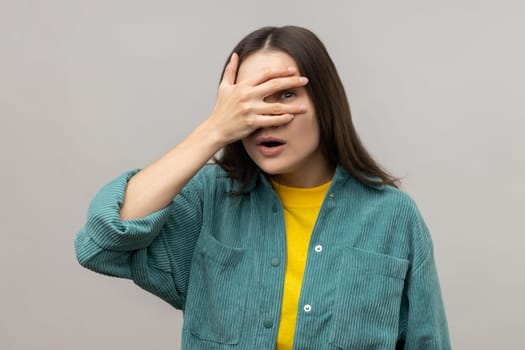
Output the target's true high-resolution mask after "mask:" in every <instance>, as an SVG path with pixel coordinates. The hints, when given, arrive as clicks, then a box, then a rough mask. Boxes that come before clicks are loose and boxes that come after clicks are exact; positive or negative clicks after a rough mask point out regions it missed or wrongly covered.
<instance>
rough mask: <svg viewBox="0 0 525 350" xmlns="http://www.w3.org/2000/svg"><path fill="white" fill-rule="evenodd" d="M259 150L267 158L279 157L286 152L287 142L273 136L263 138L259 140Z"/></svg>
mask: <svg viewBox="0 0 525 350" xmlns="http://www.w3.org/2000/svg"><path fill="white" fill-rule="evenodd" d="M256 143H257V148H258V149H259V151H260V152H261V153H262V154H263V155H264V156H267V157H274V156H277V155H279V154H280V153H281V152H283V150H284V148H285V147H284V146H285V145H286V142H285V141H283V140H281V139H278V138H276V137H273V136H261V137H259V138H257V141H256Z"/></svg>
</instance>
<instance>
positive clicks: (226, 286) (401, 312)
mask: <svg viewBox="0 0 525 350" xmlns="http://www.w3.org/2000/svg"><path fill="white" fill-rule="evenodd" d="M136 171H137V170H135V171H130V172H127V173H125V174H123V175H122V176H120V177H118V178H117V179H115V180H114V181H112V182H110V183H109V184H107V185H106V186H105V187H103V188H102V189H101V190H100V191H99V192H98V193H97V195H96V196H95V198H94V199H93V201H92V203H91V205H90V207H89V210H88V217H87V223H86V224H85V226H84V227H83V228H82V229H81V230H80V231H79V232H78V234H77V236H76V238H75V248H76V254H77V258H78V260H79V262H80V264H81V265H82V266H85V267H87V268H89V269H91V270H94V271H97V272H99V273H102V274H107V275H111V276H116V277H121V278H128V279H132V280H133V281H134V282H135V283H136V284H137V285H139V286H140V287H142V288H144V289H146V290H148V291H149V292H151V293H153V294H155V295H157V296H159V297H160V298H162V299H163V300H165V301H167V302H168V303H170V304H171V305H173V306H174V307H176V308H178V309H181V310H183V312H184V325H183V338H182V349H191V350H199V349H206V350H213V349H217V350H219V349H221V350H222V349H246V350H263V349H268V350H270V349H275V343H276V337H277V329H278V322H279V318H280V317H279V315H280V311H281V300H282V295H283V279H284V270H285V264H286V238H285V224H284V216H283V208H282V205H281V203H280V200H279V197H278V196H277V195H276V193H275V192H274V191H273V189H272V187H271V185H270V183H269V182H268V181H267V179H266V178H265V177H264V176H263V175H262V174H259V175H258V177H257V179H256V181H254V182H253V183H252V185H251V186H250V187H249V188H248V189H247V190H246V191H245V193H244V194H242V195H240V196H232V195H230V194H229V193H231V192H232V191H234V190H237V189H238V187H237V186H238V184H237V183H235V182H232V181H231V180H230V179H229V178H228V177H227V175H226V174H225V173H224V171H223V170H222V169H220V167H219V166H217V165H206V166H205V167H204V168H203V169H201V170H200V171H199V173H198V174H197V175H196V176H195V177H194V178H193V179H192V180H191V181H190V182H189V183H188V184H187V185H186V186H185V187H184V189H183V190H182V192H181V193H180V194H179V195H177V196H176V197H175V199H174V200H173V202H172V203H171V204H170V205H169V206H168V207H166V208H164V209H162V210H159V211H157V212H155V213H153V214H151V215H149V216H147V217H145V218H142V219H133V220H127V221H121V220H120V214H119V210H120V205H121V204H122V201H123V198H124V192H125V189H126V185H127V181H128V180H129V178H130V177H131V176H133V175H134V173H136ZM299 303H300V305H299V312H298V315H297V324H296V331H295V339H294V349H352V350H365V349H366V350H383V349H384V350H387V349H388V350H394V349H396V348H397V349H400V348H401V349H407V350H416V349H417V350H431V349H439V350H445V349H450V341H449V335H448V327H447V321H446V317H445V311H444V306H443V301H442V297H441V292H440V287H439V282H438V276H437V272H436V266H435V261H434V254H433V245H432V240H431V237H430V235H429V232H428V229H427V227H426V225H425V223H424V222H423V219H422V217H421V215H420V213H419V211H418V209H417V207H416V205H415V204H414V202H413V200H412V199H411V198H410V197H409V196H408V195H407V194H405V193H404V192H402V191H400V190H397V189H395V188H392V187H390V186H379V185H378V186H370V185H365V184H362V183H360V182H358V181H357V180H356V179H354V178H353V177H351V176H350V175H348V174H347V173H346V171H344V170H343V169H342V168H341V167H338V168H337V169H336V172H335V175H334V178H333V180H332V183H331V185H330V188H329V190H328V192H327V195H326V198H325V200H324V202H323V205H322V207H321V210H320V212H319V216H318V218H317V221H316V224H315V227H314V230H313V232H312V234H311V239H310V245H309V251H308V258H307V263H306V268H305V272H304V278H303V284H302V287H301V294H300V300H299Z"/></svg>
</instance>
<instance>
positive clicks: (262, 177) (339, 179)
mask: <svg viewBox="0 0 525 350" xmlns="http://www.w3.org/2000/svg"><path fill="white" fill-rule="evenodd" d="M360 174H361V175H363V176H364V177H365V178H367V179H369V180H371V181H372V182H377V184H367V183H362V182H360V181H359V180H357V179H356V178H355V177H353V176H352V175H350V174H349V173H348V172H347V171H346V170H345V169H344V168H343V167H342V166H341V165H337V166H336V168H335V173H334V177H333V178H332V186H334V185H337V186H338V185H342V184H344V183H346V182H347V181H352V182H354V183H360V184H362V185H364V186H368V187H370V188H374V189H376V190H380V191H381V190H383V189H384V187H385V186H384V185H383V184H381V183H380V180H381V179H380V178H379V177H377V176H370V175H366V174H364V173H362V172H360ZM257 186H262V187H264V188H271V186H272V185H271V183H270V181H269V180H268V178H267V176H266V174H265V173H264V172H263V171H261V170H260V169H257V175H256V176H255V177H254V179H253V180H252V181H251V183H250V184H249V185H248V186H247V187H246V188H245V189H244V191H243V193H244V194H246V193H249V192H251V191H253V190H255V189H256V187H257ZM240 188H241V184H240V183H239V182H238V181H232V182H231V188H230V189H229V190H230V191H232V192H238V191H239V190H240Z"/></svg>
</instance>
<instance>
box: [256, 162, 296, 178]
mask: <svg viewBox="0 0 525 350" xmlns="http://www.w3.org/2000/svg"><path fill="white" fill-rule="evenodd" d="M256 164H257V166H258V167H259V169H261V170H262V171H263V172H264V173H265V174H267V175H282V174H285V173H287V172H289V170H290V169H289V167H287V166H285V165H284V164H268V163H267V162H257V163H256Z"/></svg>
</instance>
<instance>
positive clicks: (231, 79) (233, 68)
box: [222, 52, 239, 85]
mask: <svg viewBox="0 0 525 350" xmlns="http://www.w3.org/2000/svg"><path fill="white" fill-rule="evenodd" d="M238 65H239V55H237V53H236V52H234V53H233V54H232V56H231V57H230V62H228V64H227V65H226V68H225V69H224V76H223V77H222V81H223V82H225V83H227V84H229V85H233V84H235V76H236V75H237V66H238Z"/></svg>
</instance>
